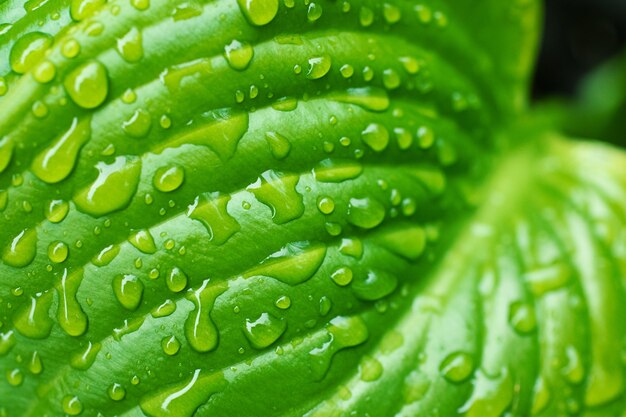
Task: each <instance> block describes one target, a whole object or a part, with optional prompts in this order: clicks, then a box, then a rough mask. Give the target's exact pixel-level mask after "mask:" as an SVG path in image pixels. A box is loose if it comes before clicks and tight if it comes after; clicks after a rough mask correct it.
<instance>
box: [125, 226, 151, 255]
mask: <svg viewBox="0 0 626 417" xmlns="http://www.w3.org/2000/svg"><path fill="white" fill-rule="evenodd" d="M128 241H129V242H130V244H131V245H133V246H134V247H135V248H137V249H138V250H140V251H141V252H143V253H147V254H152V253H155V252H156V251H157V247H156V243H155V242H154V237H152V234H151V233H150V231H149V230H145V229H142V230H137V231H136V232H133V233H132V234H131V235H130V236H129V237H128Z"/></svg>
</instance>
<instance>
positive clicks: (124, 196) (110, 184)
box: [74, 156, 141, 216]
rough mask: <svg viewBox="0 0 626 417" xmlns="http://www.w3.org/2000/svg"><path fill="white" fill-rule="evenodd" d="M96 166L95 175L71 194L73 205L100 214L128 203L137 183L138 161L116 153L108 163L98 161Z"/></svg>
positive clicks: (139, 164)
mask: <svg viewBox="0 0 626 417" xmlns="http://www.w3.org/2000/svg"><path fill="white" fill-rule="evenodd" d="M96 169H97V170H98V178H97V179H96V180H95V181H94V182H93V183H92V184H91V185H90V186H89V187H88V188H86V189H84V190H83V191H80V192H79V193H78V194H77V195H75V196H74V202H75V203H76V206H77V207H78V208H79V209H81V210H82V211H84V212H86V213H88V214H91V215H93V216H103V215H105V214H109V213H111V212H114V211H116V210H119V209H121V208H124V207H125V206H126V205H128V203H129V202H130V199H131V198H132V197H133V195H134V194H135V192H136V190H137V185H138V184H139V177H140V175H141V160H140V159H138V158H137V157H131V156H118V157H117V158H115V161H114V162H113V163H111V164H110V165H107V164H105V163H104V162H98V163H97V164H96Z"/></svg>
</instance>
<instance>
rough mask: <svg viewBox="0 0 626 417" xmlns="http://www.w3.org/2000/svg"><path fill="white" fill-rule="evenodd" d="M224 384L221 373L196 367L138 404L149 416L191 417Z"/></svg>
mask: <svg viewBox="0 0 626 417" xmlns="http://www.w3.org/2000/svg"><path fill="white" fill-rule="evenodd" d="M226 384H227V383H226V380H225V378H224V374H223V373H221V372H213V373H209V372H204V371H202V370H200V369H196V370H195V371H194V373H193V375H192V376H191V377H190V378H187V379H185V380H184V381H182V382H178V383H175V384H173V385H171V386H168V387H165V388H164V389H161V390H160V391H158V392H157V393H156V394H148V395H147V396H145V397H143V398H142V399H141V400H140V401H139V406H140V407H141V410H142V411H143V412H144V413H145V414H146V415H148V416H149V417H192V416H193V415H194V413H195V411H196V410H197V409H198V408H199V407H200V406H201V405H203V404H206V403H207V401H209V398H211V396H212V395H213V394H215V393H218V392H220V391H221V390H223V389H224V388H225V386H226Z"/></svg>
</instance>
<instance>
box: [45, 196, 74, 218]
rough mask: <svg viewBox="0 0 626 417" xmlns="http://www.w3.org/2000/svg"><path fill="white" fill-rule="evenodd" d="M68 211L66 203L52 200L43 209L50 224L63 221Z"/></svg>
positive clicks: (68, 207)
mask: <svg viewBox="0 0 626 417" xmlns="http://www.w3.org/2000/svg"><path fill="white" fill-rule="evenodd" d="M69 210H70V205H69V203H68V202H67V201H63V200H52V201H50V203H48V205H47V206H46V208H45V213H44V214H45V216H46V219H48V221H49V222H51V223H60V222H62V221H63V219H65V216H67V213H68V212H69Z"/></svg>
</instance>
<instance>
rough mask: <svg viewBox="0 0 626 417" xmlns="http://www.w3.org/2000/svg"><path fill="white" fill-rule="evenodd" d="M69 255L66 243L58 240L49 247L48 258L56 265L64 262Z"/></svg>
mask: <svg viewBox="0 0 626 417" xmlns="http://www.w3.org/2000/svg"><path fill="white" fill-rule="evenodd" d="M68 254H69V248H68V247H67V245H66V244H65V243H64V242H61V241H59V240H57V241H54V242H51V243H50V245H48V258H50V261H52V262H54V263H57V264H60V263H61V262H64V261H65V260H66V259H67V255H68Z"/></svg>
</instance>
